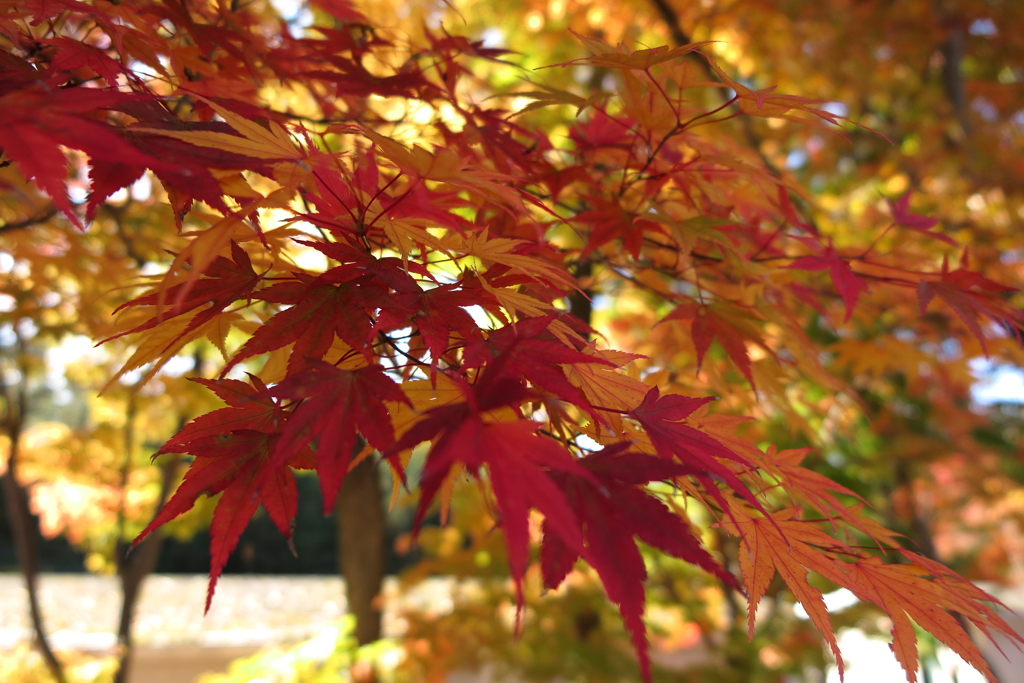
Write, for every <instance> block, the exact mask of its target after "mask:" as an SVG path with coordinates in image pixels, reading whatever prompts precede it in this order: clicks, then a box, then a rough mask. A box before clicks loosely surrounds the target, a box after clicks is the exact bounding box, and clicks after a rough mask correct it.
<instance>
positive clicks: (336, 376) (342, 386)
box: [271, 358, 409, 514]
mask: <svg viewBox="0 0 1024 683" xmlns="http://www.w3.org/2000/svg"><path fill="white" fill-rule="evenodd" d="M306 363H307V365H308V366H309V367H308V369H307V370H305V371H304V372H302V373H299V374H296V375H291V376H289V377H288V378H287V379H286V380H285V381H283V382H282V383H281V384H279V385H277V386H276V387H274V390H273V392H272V393H273V395H274V396H277V397H279V398H283V399H290V400H292V401H301V403H299V404H298V405H297V406H296V407H295V409H294V410H293V411H292V412H291V414H290V415H289V416H288V418H287V421H286V422H285V424H284V428H283V429H282V430H281V439H280V440H279V441H278V443H277V447H276V449H275V451H274V456H273V459H272V462H271V466H272V468H274V467H276V466H278V464H280V463H284V462H289V461H291V459H292V458H294V457H295V456H296V455H297V454H298V453H300V452H301V451H302V449H304V448H306V447H307V446H308V445H309V444H310V442H312V441H314V440H315V441H316V442H317V446H316V471H317V475H318V476H319V477H320V490H321V491H322V492H323V501H324V514H327V513H329V512H330V511H331V510H332V509H333V508H334V500H335V499H336V498H337V496H338V491H340V490H341V485H342V482H344V480H345V475H346V473H347V472H348V467H349V461H350V459H351V456H352V452H353V449H354V447H355V443H356V432H357V430H358V432H359V433H360V434H362V435H363V437H364V438H365V439H366V440H367V441H368V442H369V443H370V444H371V445H372V446H374V447H375V448H377V449H378V450H381V451H385V450H387V449H389V448H390V447H391V446H392V444H393V443H394V440H395V432H394V428H393V427H392V425H391V418H390V416H389V414H388V409H387V406H386V405H385V404H384V402H385V401H391V402H393V403H405V404H409V399H407V398H406V396H405V394H404V393H402V390H401V389H400V388H399V386H398V384H396V383H395V382H394V380H392V379H391V378H390V377H388V376H387V374H386V373H385V372H384V368H382V367H381V366H379V365H369V366H367V367H364V368H358V369H356V370H339V369H338V368H336V367H334V366H333V365H331V364H330V363H325V362H324V361H322V360H318V359H315V358H308V359H307V360H306Z"/></svg>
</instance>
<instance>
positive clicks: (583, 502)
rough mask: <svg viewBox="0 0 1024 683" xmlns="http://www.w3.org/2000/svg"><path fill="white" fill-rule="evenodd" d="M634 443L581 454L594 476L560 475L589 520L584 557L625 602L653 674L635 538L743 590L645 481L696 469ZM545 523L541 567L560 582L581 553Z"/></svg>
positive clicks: (549, 581)
mask: <svg viewBox="0 0 1024 683" xmlns="http://www.w3.org/2000/svg"><path fill="white" fill-rule="evenodd" d="M627 448H629V445H628V444H619V445H616V446H611V447H608V448H605V449H604V450H602V451H600V452H598V453H594V454H593V455H590V456H587V457H586V458H583V459H582V460H580V461H579V462H580V464H582V465H583V467H585V468H586V469H587V470H588V471H589V472H590V473H591V475H592V476H591V477H590V478H583V477H578V476H575V475H572V474H565V473H561V472H558V473H553V474H552V478H553V479H554V480H555V482H556V483H558V485H559V486H560V487H561V488H562V490H563V491H565V494H566V498H567V500H568V501H569V504H570V505H571V506H572V509H573V511H574V512H575V513H576V517H577V518H578V519H579V521H580V522H582V524H583V541H584V552H583V557H584V558H586V560H587V562H588V563H589V564H590V566H592V567H593V568H594V570H595V571H596V572H597V575H598V576H599V577H600V578H601V583H603V584H604V588H605V591H606V592H607V593H608V598H609V599H610V600H611V601H612V602H614V603H615V604H616V605H618V606H619V612H620V613H621V614H622V619H623V621H624V622H625V624H626V629H627V630H628V631H629V632H630V634H631V635H632V637H633V644H634V646H635V647H636V652H637V657H638V658H639V660H640V673H641V675H642V676H643V679H644V680H645V681H646V680H650V658H649V656H648V654H647V631H646V628H645V626H644V622H643V612H644V597H645V596H644V586H643V582H644V580H645V579H646V578H647V570H646V568H645V567H644V560H643V557H642V556H641V555H640V550H639V549H638V548H637V545H636V541H635V540H634V537H637V538H639V539H640V540H642V541H643V542H644V543H647V544H648V545H650V546H653V547H655V548H658V549H659V550H661V551H663V552H665V553H667V554H668V555H671V556H672V557H677V558H679V559H681V560H685V561H687V562H689V563H691V564H694V565H696V566H698V567H700V568H701V569H703V570H704V571H706V572H708V573H710V574H713V575H714V576H716V577H718V578H719V579H721V580H722V581H723V582H724V583H725V584H726V585H728V586H731V587H733V588H736V589H737V590H739V584H738V582H737V581H736V579H735V577H733V575H732V574H730V573H729V572H728V571H726V570H725V569H724V568H723V567H722V566H721V565H720V564H719V563H718V562H717V561H716V560H715V559H714V557H712V556H711V554H710V553H708V551H707V550H706V549H705V548H704V546H703V544H701V541H700V539H699V538H698V537H697V536H696V535H695V534H694V533H693V529H692V528H691V527H690V526H689V525H688V524H687V523H686V522H685V521H683V519H681V518H680V517H679V516H678V515H677V514H675V513H673V512H672V511H671V510H669V508H668V507H667V506H666V505H665V504H664V503H662V502H661V501H660V500H658V499H657V498H656V497H655V496H653V495H651V494H650V493H648V492H647V491H646V490H645V489H644V488H643V484H646V483H648V482H652V481H665V480H671V479H673V478H675V477H683V476H687V475H691V474H695V473H696V472H695V471H694V470H693V469H691V468H689V467H686V466H684V465H681V464H679V463H676V462H672V461H669V460H666V459H664V458H659V457H655V456H651V455H643V454H640V453H631V452H628V451H626V449H627ZM549 531H550V530H549V528H548V521H547V520H545V522H544V527H543V532H544V536H543V540H542V543H541V551H540V552H541V555H540V556H541V570H542V573H543V575H544V585H545V586H547V587H548V588H552V589H554V588H557V587H558V586H559V585H560V584H561V583H562V581H563V580H564V579H565V577H566V575H567V574H568V573H569V571H570V570H571V569H572V567H573V565H574V564H575V563H576V560H577V559H578V558H579V557H580V553H579V552H577V551H576V550H575V549H572V548H570V547H568V546H567V545H566V544H565V543H564V542H563V541H562V538H561V536H559V535H558V534H551V533H549Z"/></svg>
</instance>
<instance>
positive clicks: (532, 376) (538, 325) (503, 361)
mask: <svg viewBox="0 0 1024 683" xmlns="http://www.w3.org/2000/svg"><path fill="white" fill-rule="evenodd" d="M554 319H555V316H554V315H548V316H543V317H540V318H521V319H520V320H518V321H517V322H515V323H513V324H511V325H506V326H505V327H502V328H501V329H499V330H495V331H493V332H491V333H490V334H489V335H488V336H487V339H486V340H483V339H480V340H470V341H469V342H467V344H466V348H465V350H464V351H463V366H464V367H466V368H478V367H481V366H482V365H483V364H485V363H487V367H488V373H490V374H491V375H492V376H497V375H503V376H508V377H514V378H517V379H518V378H522V379H525V380H527V381H529V382H530V383H531V384H533V385H535V386H537V387H539V388H541V389H544V390H546V391H550V392H551V393H552V394H554V395H555V396H557V397H559V398H561V399H562V400H564V401H569V402H570V403H574V404H576V405H577V406H580V407H581V408H584V409H585V410H587V411H588V412H591V411H592V408H591V406H590V403H589V402H588V401H587V400H586V398H584V397H583V394H582V393H580V390H579V389H577V388H576V387H574V386H573V385H572V384H570V383H569V380H568V379H566V376H565V373H564V372H563V371H562V369H561V367H559V366H560V365H566V364H572V363H600V364H603V365H613V364H612V363H610V362H609V361H607V360H605V359H604V358H601V357H600V356H597V355H587V354H585V353H582V352H580V351H577V350H576V349H572V348H570V347H568V346H566V345H565V343H564V342H562V341H559V340H558V339H557V338H556V337H555V336H554V335H553V334H551V333H550V332H549V331H548V326H549V325H550V324H551V322H552V321H553V320H554Z"/></svg>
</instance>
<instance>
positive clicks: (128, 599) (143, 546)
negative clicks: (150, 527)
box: [114, 455, 180, 683]
mask: <svg viewBox="0 0 1024 683" xmlns="http://www.w3.org/2000/svg"><path fill="white" fill-rule="evenodd" d="M179 462H180V458H179V457H178V456H177V455H174V456H171V457H170V458H169V459H168V460H167V461H166V462H165V463H164V464H163V465H162V466H161V478H160V498H159V500H158V501H157V506H156V510H155V511H154V512H153V514H154V515H156V514H158V513H159V511H160V508H162V507H163V506H164V503H166V502H167V498H168V497H169V496H170V493H171V489H172V488H173V487H174V480H175V478H176V477H175V475H176V474H177V471H178V463H179ZM163 542H164V537H163V534H161V533H159V532H157V533H153V534H150V535H149V536H147V537H146V538H145V540H143V541H142V542H141V543H139V545H137V546H136V547H135V549H134V550H132V551H131V553H130V554H128V553H127V551H128V541H127V539H124V538H122V539H120V541H119V542H118V547H117V549H116V550H115V553H116V555H115V556H116V557H117V558H118V563H117V574H118V576H119V577H120V579H121V596H122V598H121V616H120V620H119V621H118V625H117V648H118V657H119V661H118V669H117V673H116V674H114V683H125V682H126V681H127V680H128V676H129V672H130V669H131V664H132V653H133V647H134V643H133V642H132V618H133V617H134V616H135V606H136V604H137V603H138V600H139V595H140V594H141V590H142V582H143V579H145V578H146V577H147V576H149V575H150V574H152V573H153V570H154V569H156V563H157V561H158V560H159V559H160V548H161V547H162V546H163Z"/></svg>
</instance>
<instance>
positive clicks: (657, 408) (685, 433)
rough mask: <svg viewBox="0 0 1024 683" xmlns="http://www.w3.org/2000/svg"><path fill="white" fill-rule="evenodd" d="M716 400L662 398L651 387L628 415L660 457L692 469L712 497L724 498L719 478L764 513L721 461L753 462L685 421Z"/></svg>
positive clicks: (726, 507) (743, 463)
mask: <svg viewBox="0 0 1024 683" xmlns="http://www.w3.org/2000/svg"><path fill="white" fill-rule="evenodd" d="M714 400H715V399H714V398H712V397H704V398H693V397H690V396H679V395H676V394H668V395H666V396H660V395H659V391H658V387H651V390H650V391H648V392H647V395H646V396H644V400H643V403H641V404H640V405H639V406H637V407H636V408H634V409H633V410H632V411H630V412H629V415H630V417H633V418H634V419H636V420H637V421H638V422H639V423H640V425H641V426H642V427H643V428H644V431H646V432H647V436H648V437H649V438H650V439H651V445H653V446H654V448H655V450H657V452H658V455H660V456H661V457H663V458H670V459H671V458H673V457H674V458H676V459H678V460H679V462H681V463H682V464H683V465H685V466H686V467H688V468H691V469H692V471H693V472H694V473H695V474H694V476H695V477H696V478H697V480H698V481H700V482H701V483H702V484H703V485H704V487H705V489H706V490H707V491H708V492H709V493H710V494H711V495H712V496H715V497H716V498H718V499H720V500H721V499H722V495H721V493H720V492H719V490H718V487H717V486H716V485H715V483H714V479H715V478H717V479H720V480H722V481H724V482H725V483H726V484H727V485H728V486H729V488H731V489H732V490H733V491H735V492H736V493H738V494H739V495H740V496H742V497H743V498H744V499H745V500H746V501H747V502H749V503H750V504H751V505H753V506H754V507H755V508H757V509H758V510H760V511H763V510H764V508H763V507H762V506H761V504H760V503H759V502H758V501H757V500H756V499H755V498H754V495H753V494H752V493H751V492H750V489H748V488H747V487H746V486H745V485H744V484H743V482H742V481H740V478H739V477H738V476H736V473H735V472H733V470H731V469H730V468H729V467H728V466H726V465H725V464H723V462H722V461H727V462H734V463H736V464H737V465H740V466H743V467H749V466H751V463H749V462H747V461H746V460H744V459H743V458H742V457H740V456H739V455H737V454H736V453H734V452H733V451H731V450H729V449H728V448H726V447H725V446H723V445H722V444H721V443H719V442H718V441H716V440H715V439H713V438H711V437H710V436H708V435H707V434H705V433H704V432H702V431H700V430H698V429H695V428H693V427H690V426H689V425H686V424H684V423H683V422H682V420H685V419H686V417H687V416H688V415H690V413H692V412H693V411H695V410H697V408H699V407H701V406H702V405H704V404H705V403H709V402H711V401H714ZM721 503H722V508H723V509H728V506H727V505H726V504H725V501H724V500H721Z"/></svg>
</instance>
